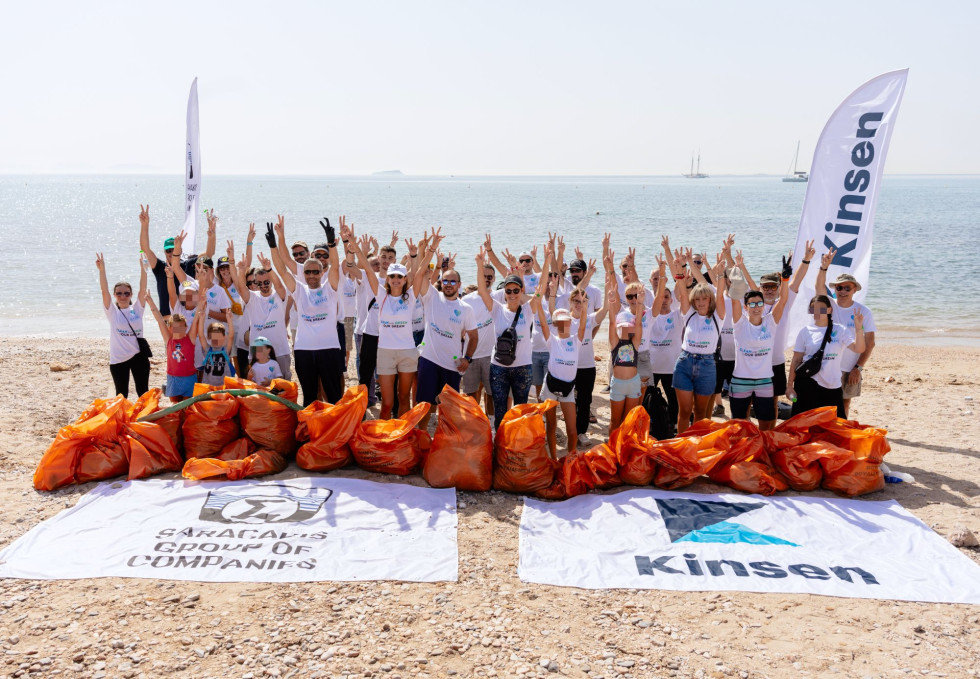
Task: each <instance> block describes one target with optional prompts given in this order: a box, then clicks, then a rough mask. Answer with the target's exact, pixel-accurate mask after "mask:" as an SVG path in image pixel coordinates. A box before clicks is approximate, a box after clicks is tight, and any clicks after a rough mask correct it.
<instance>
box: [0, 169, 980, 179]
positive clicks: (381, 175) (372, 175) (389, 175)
mask: <svg viewBox="0 0 980 679" xmlns="http://www.w3.org/2000/svg"><path fill="white" fill-rule="evenodd" d="M100 176H101V177H178V178H179V177H181V176H183V173H172V172H157V171H145V172H144V171H131V172H120V171H116V172H85V171H82V172H4V171H0V177H100ZM205 176H206V177H294V178H299V177H302V178H358V179H388V180H390V179H402V178H405V179H430V178H439V179H447V178H448V179H461V178H462V179H465V178H479V179H483V178H508V177H528V178H533V177H567V178H596V177H608V178H623V177H625V178H645V177H650V178H657V179H662V178H679V177H684V174H683V173H680V172H679V173H677V174H641V173H591V174H590V173H585V174H578V173H569V174H562V173H553V172H552V173H548V172H530V173H490V174H465V173H462V174H454V173H447V174H408V173H405V172H402V171H400V170H398V171H393V170H382V171H377V172H369V173H347V174H304V173H290V172H284V173H267V174H255V173H248V172H216V173H214V174H210V175H205ZM784 176H786V175H783V174H770V173H765V172H754V173H744V174H743V173H733V172H727V173H719V174H713V175H710V176H708V177H706V179H715V178H722V177H725V178H730V177H748V178H751V177H771V178H779V177H784ZM884 176H894V177H903V176H904V177H976V176H980V171H978V172H885V173H884Z"/></svg>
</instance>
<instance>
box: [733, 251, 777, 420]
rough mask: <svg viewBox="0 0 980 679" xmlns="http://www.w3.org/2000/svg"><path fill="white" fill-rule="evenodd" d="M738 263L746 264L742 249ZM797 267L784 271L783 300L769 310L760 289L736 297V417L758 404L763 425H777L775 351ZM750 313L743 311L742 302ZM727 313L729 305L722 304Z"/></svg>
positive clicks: (734, 400) (757, 411)
mask: <svg viewBox="0 0 980 679" xmlns="http://www.w3.org/2000/svg"><path fill="white" fill-rule="evenodd" d="M735 262H736V265H737V266H739V267H740V268H741V266H742V253H741V252H739V253H738V256H736V257H735ZM792 273H793V270H792V267H791V266H790V265H788V264H787V266H786V268H784V269H783V272H782V274H781V288H780V291H779V301H777V302H776V304H775V305H774V306H773V307H772V311H769V312H766V311H765V306H766V300H765V297H764V296H763V294H762V292H761V291H759V290H749V291H748V292H746V293H745V294H744V296H743V298H742V301H741V302H740V301H739V300H738V299H736V298H733V299H732V328H733V333H732V335H733V337H734V340H735V367H734V368H733V369H732V378H731V381H730V386H729V390H728V399H729V407H730V408H731V409H732V417H733V418H734V419H738V420H745V419H748V416H749V406H750V405H752V404H754V405H755V416H756V419H758V420H759V429H772V428H773V427H774V426H776V408H775V401H774V399H773V384H772V377H773V371H772V352H773V350H774V349H775V346H776V331H777V326H778V325H779V321H780V320H781V319H782V317H783V310H784V309H785V308H786V300H787V299H789V295H788V294H787V290H788V289H789V279H790V276H791V275H792ZM743 302H744V304H745V311H746V313H742V303H743ZM718 311H719V313H720V314H722V315H724V314H725V313H726V311H727V310H726V309H724V308H722V307H719V309H718Z"/></svg>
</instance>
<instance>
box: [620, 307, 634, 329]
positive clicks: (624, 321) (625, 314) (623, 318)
mask: <svg viewBox="0 0 980 679" xmlns="http://www.w3.org/2000/svg"><path fill="white" fill-rule="evenodd" d="M635 322H636V317H635V316H634V315H633V314H631V313H630V312H629V311H620V312H619V313H618V314H616V327H617V328H632V327H633V325H634V323H635Z"/></svg>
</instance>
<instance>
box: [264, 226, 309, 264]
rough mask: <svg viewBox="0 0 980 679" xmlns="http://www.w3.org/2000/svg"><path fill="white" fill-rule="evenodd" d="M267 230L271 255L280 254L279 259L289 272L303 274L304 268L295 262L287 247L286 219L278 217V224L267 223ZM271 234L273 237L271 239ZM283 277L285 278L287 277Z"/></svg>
mask: <svg viewBox="0 0 980 679" xmlns="http://www.w3.org/2000/svg"><path fill="white" fill-rule="evenodd" d="M265 228H266V234H265V240H266V242H267V243H268V244H269V253H270V255H271V254H273V253H274V252H278V253H279V259H280V261H281V262H282V264H283V266H284V267H286V268H287V271H289V272H290V273H292V274H296V275H299V274H301V273H302V267H301V266H300V264H299V262H297V261H295V260H293V255H292V253H291V252H290V251H289V248H288V247H286V218H285V217H283V216H282V215H276V223H275V224H273V223H272V222H266V223H265ZM270 234H271V236H272V237H271V238H270ZM283 277H284V278H285V275H284V276H283Z"/></svg>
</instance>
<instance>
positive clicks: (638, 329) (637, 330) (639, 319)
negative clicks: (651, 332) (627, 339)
mask: <svg viewBox="0 0 980 679" xmlns="http://www.w3.org/2000/svg"><path fill="white" fill-rule="evenodd" d="M646 294H647V291H646V289H645V288H640V292H638V293H637V295H636V306H637V307H639V309H640V313H638V314H633V346H634V347H637V348H639V346H640V343H641V342H642V341H643V314H644V313H646V310H647V308H646V306H645V305H644V303H643V302H644V299H643V298H644V297H645V296H646Z"/></svg>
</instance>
